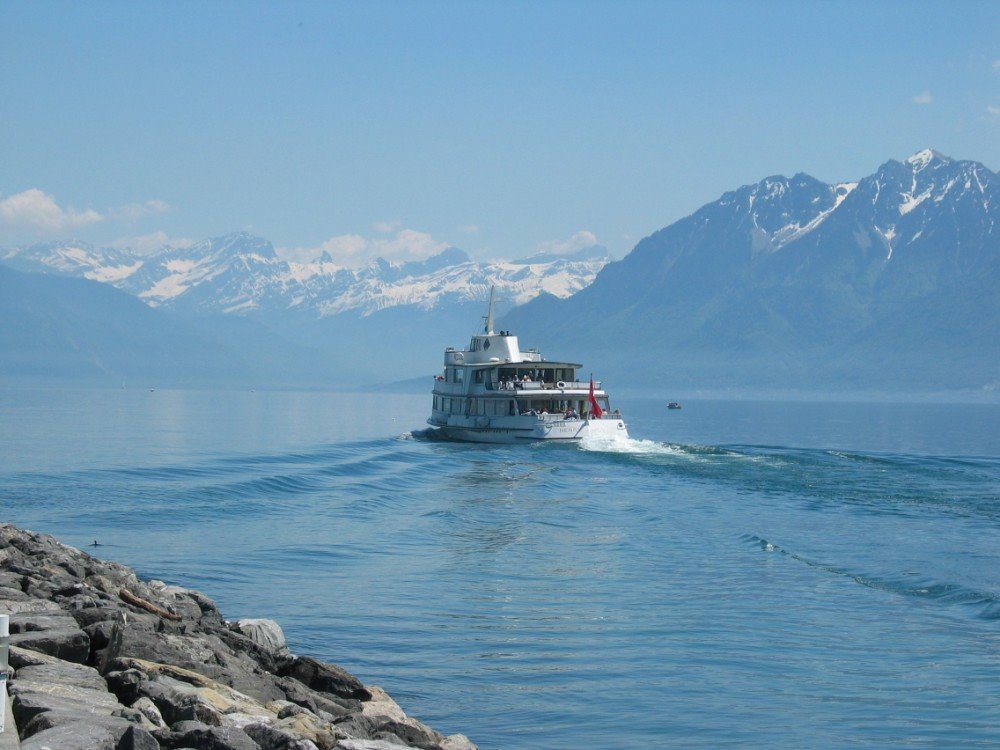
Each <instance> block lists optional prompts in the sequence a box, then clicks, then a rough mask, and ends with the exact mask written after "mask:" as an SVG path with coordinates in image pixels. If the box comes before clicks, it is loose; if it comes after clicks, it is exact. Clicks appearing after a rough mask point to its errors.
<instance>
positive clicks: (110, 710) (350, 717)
mask: <svg viewBox="0 0 1000 750" xmlns="http://www.w3.org/2000/svg"><path fill="white" fill-rule="evenodd" d="M0 614H9V615H10V632H11V636H10V641H11V648H10V663H11V667H12V668H13V670H14V673H13V676H12V678H11V679H10V680H9V682H8V690H9V693H10V698H11V702H12V706H13V715H14V719H15V721H16V724H17V727H16V731H17V735H18V737H19V738H20V746H21V748H23V749H24V750H44V749H45V748H49V749H50V750H159V749H160V748H163V749H164V750H399V748H401V747H411V748H422V750H476V746H475V745H474V744H473V743H471V742H470V741H469V740H468V739H467V738H466V737H465V736H464V735H460V734H456V735H451V736H449V737H445V736H444V735H442V734H440V733H439V732H436V731H434V730H433V729H431V728H430V727H427V726H425V725H424V724H422V723H420V722H419V721H417V720H416V719H413V718H410V717H408V716H406V714H405V713H403V711H402V709H400V707H399V706H398V705H397V704H396V703H395V702H394V701H393V700H392V699H391V698H390V697H389V696H388V695H387V694H386V693H385V691H383V690H382V689H380V688H378V687H374V686H370V685H364V684H362V683H361V681H360V680H358V679H357V678H356V677H354V676H353V675H351V674H348V673H347V672H346V671H344V670H343V669H341V668H340V667H337V666H335V665H332V664H325V663H323V662H321V661H318V660H316V659H313V658H310V657H308V656H296V655H294V654H292V653H290V652H289V650H288V648H287V646H286V644H285V638H284V635H283V634H282V632H281V628H280V626H279V625H278V624H277V623H276V622H274V621H273V620H240V621H237V622H228V621H226V620H225V619H223V617H222V615H221V613H220V612H219V610H218V608H217V607H216V606H215V604H214V602H212V601H211V600H210V599H209V598H207V597H206V596H205V595H204V594H201V593H199V592H197V591H191V590H189V589H184V588H180V587H178V586H168V585H167V584H165V583H163V582H161V581H141V580H139V578H138V577H137V576H136V574H135V572H134V571H132V570H131V569H129V568H127V567H125V566H123V565H120V564H118V563H114V562H105V561H102V560H98V559H95V558H93V557H91V556H90V555H88V554H86V553H85V552H82V551H80V550H78V549H74V548H73V547H68V546H66V545H63V544H61V543H60V542H58V541H57V540H56V539H54V538H53V537H51V536H47V535H43V534H36V533H33V532H30V531H24V530H21V529H18V528H16V527H14V526H11V525H7V524H0ZM13 731H14V728H13V727H10V726H8V727H7V729H6V731H5V733H4V734H3V735H0V738H3V737H4V736H9V735H8V733H12V732H13ZM8 746H10V745H4V747H8ZM13 746H14V747H16V745H13Z"/></svg>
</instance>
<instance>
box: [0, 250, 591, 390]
mask: <svg viewBox="0 0 1000 750" xmlns="http://www.w3.org/2000/svg"><path fill="white" fill-rule="evenodd" d="M609 260H610V258H609V256H608V254H607V251H606V249H604V248H602V247H600V246H592V247H589V248H584V249H582V250H578V251H576V252H574V253H571V254H566V255H553V254H536V255H534V256H532V257H529V258H525V259H524V260H516V261H504V262H494V263H482V262H475V261H472V260H471V259H470V258H469V256H468V255H467V254H466V253H465V252H463V251H462V250H459V249H457V248H448V249H446V250H444V251H443V252H441V253H439V254H437V255H435V256H434V257H432V258H429V259H427V260H424V261H419V262H410V263H389V262H387V261H385V260H382V259H377V260H375V261H373V262H371V263H369V264H368V265H367V266H365V267H363V268H360V269H350V268H344V267H341V266H338V265H336V264H335V263H334V262H333V259H332V258H331V257H330V256H329V255H323V256H322V257H320V258H318V259H317V260H315V261H314V262H311V263H290V262H286V261H284V260H282V259H280V258H279V257H278V255H277V254H276V252H275V250H274V247H273V246H272V245H271V243H270V242H268V241H267V240H265V239H262V238H260V237H255V236H253V235H250V234H247V233H245V232H237V233H233V234H230V235H226V236H224V237H217V238H213V239H208V240H204V241H202V242H198V243H196V244H194V245H191V246H190V247H185V248H172V247H164V248H163V249H162V250H160V251H159V252H157V253H154V254H152V255H139V254H135V253H130V252H127V251H122V250H118V249H115V248H107V247H96V246H94V245H90V244H88V243H85V242H79V241H64V242H49V243H42V244H36V245H31V246H27V247H21V248H7V249H3V250H0V263H3V264H6V265H7V266H8V267H9V268H10V269H13V270H16V271H20V272H21V274H17V275H12V274H7V275H6V276H4V277H0V284H3V285H4V286H10V287H12V288H14V287H18V286H21V285H25V284H29V283H30V284H31V285H32V286H33V288H35V290H36V293H39V294H40V293H41V292H40V290H41V289H42V288H46V289H48V288H51V290H52V294H53V295H55V296H56V297H58V295H59V294H60V293H61V292H59V291H56V290H57V289H60V290H63V289H68V288H72V290H73V293H72V295H70V297H71V298H72V299H73V300H74V305H75V306H76V308H77V309H81V310H82V309H84V308H86V303H85V302H84V300H85V298H86V297H87V294H88V289H90V292H91V293H92V294H93V295H94V300H93V304H94V306H95V307H97V308H101V307H102V306H103V305H104V304H106V300H107V299H108V297H107V294H106V293H107V292H108V291H114V290H104V292H102V293H98V292H97V290H96V289H93V288H92V287H88V286H87V284H82V285H79V284H78V285H76V286H71V287H67V286H66V285H65V284H63V285H61V286H60V285H58V284H56V283H52V284H48V285H47V284H46V282H45V278H44V277H51V276H58V277H73V278H75V279H77V280H79V281H90V282H98V283H99V284H100V285H105V286H110V287H115V288H116V289H117V290H120V293H121V294H122V296H123V297H128V298H129V300H128V301H126V300H120V301H119V302H118V305H119V309H118V310H117V312H116V320H115V321H114V324H113V326H110V327H101V326H98V327H97V329H96V330H95V331H94V332H93V335H92V336H88V335H87V334H86V333H85V332H84V331H82V330H76V331H75V332H74V333H73V334H72V335H70V334H69V333H68V332H64V336H63V339H64V340H70V339H71V340H73V341H75V342H79V345H78V346H77V350H78V351H80V352H89V359H88V357H87V356H83V355H81V356H83V360H86V361H88V362H90V363H91V364H88V365H84V364H81V363H78V362H77V360H78V359H79V357H69V358H65V357H64V358H62V359H60V360H59V361H60V362H63V365H64V366H63V368H62V370H60V372H63V371H64V376H65V377H67V378H70V379H72V378H73V377H76V376H80V377H99V376H100V374H101V373H107V374H108V376H109V377H117V374H121V375H123V376H124V375H126V374H128V373H132V374H133V375H134V374H135V373H136V372H146V371H147V370H150V369H152V371H153V372H155V371H156V368H155V367H152V366H149V367H147V366H146V365H148V362H147V363H146V364H143V365H142V367H140V366H139V365H140V364H142V363H139V362H136V363H130V361H129V355H128V351H130V350H132V351H138V349H136V348H135V347H134V346H132V345H131V344H130V345H129V346H128V347H126V343H127V342H129V341H131V338H130V337H121V338H119V339H118V340H120V341H121V342H122V344H123V347H124V350H123V351H121V352H113V351H112V348H109V344H110V342H109V341H107V338H106V336H107V332H108V331H109V330H112V329H114V330H117V329H118V328H119V327H121V326H124V327H125V328H128V326H129V324H128V320H129V319H130V318H134V319H135V326H134V328H135V329H136V330H137V331H147V332H148V335H149V336H150V338H151V339H155V340H157V341H159V342H160V344H161V345H162V347H163V348H162V350H160V349H157V352H158V353H164V354H166V353H169V352H170V351H172V348H171V347H172V345H171V346H167V339H165V338H163V337H162V333H163V329H162V327H166V328H169V327H170V325H171V323H170V321H174V322H175V324H176V326H177V327H179V328H178V330H180V329H184V330H186V331H187V332H188V336H187V341H188V344H189V346H188V347H187V348H189V349H192V351H193V350H196V349H197V348H198V347H197V346H196V345H195V344H196V342H201V343H202V344H203V345H207V342H209V341H211V340H213V339H218V340H219V341H225V342H226V345H225V346H224V347H221V349H219V348H217V347H212V346H209V349H210V350H211V351H210V353H209V354H208V355H206V356H205V357H194V359H193V361H194V362H195V363H197V364H198V366H195V367H192V368H191V369H190V370H189V373H188V374H189V375H190V378H191V379H192V380H194V381H196V382H215V381H218V380H223V381H226V380H230V381H231V380H240V379H250V380H252V381H253V382H263V381H264V380H265V379H266V377H268V376H274V378H275V381H274V382H276V383H278V384H283V385H292V384H309V385H324V384H330V383H338V384H345V383H347V384H349V383H354V382H358V381H363V382H368V383H371V382H385V381H389V380H394V379H400V378H406V377H409V376H412V375H413V374H415V373H420V372H424V373H427V372H432V371H434V370H436V369H438V367H439V364H440V363H439V360H440V359H441V350H442V349H443V347H444V345H445V344H444V342H445V341H448V342H451V343H455V342H457V341H463V340H464V339H465V338H467V337H468V334H469V333H470V331H471V329H472V328H473V327H475V325H476V321H478V320H479V319H480V317H481V316H482V315H483V312H484V310H483V307H484V302H485V300H486V299H487V298H488V296H489V291H490V288H491V287H494V286H495V287H496V289H497V297H498V299H499V300H501V303H500V306H499V307H498V309H499V310H500V311H502V310H505V309H508V308H510V307H511V306H512V305H514V304H517V303H523V302H527V301H529V300H531V299H533V298H534V297H536V296H538V295H539V294H543V293H544V294H548V295H554V296H556V297H565V296H569V295H571V294H573V293H574V292H576V291H578V290H580V289H582V288H583V287H585V286H586V285H587V284H589V283H590V282H591V281H592V280H593V279H594V277H595V276H596V274H597V272H598V271H599V270H600V269H601V268H602V267H603V266H604V265H605V264H606V263H608V262H609ZM41 275H44V277H43V278H41V279H39V278H30V279H29V276H41ZM2 289H3V287H0V291H2ZM10 299H11V300H14V299H20V297H19V296H18V295H15V294H11V297H10ZM129 301H131V302H132V303H140V304H141V303H145V304H144V307H145V308H146V309H145V310H141V309H139V308H137V307H136V306H135V304H129ZM149 308H153V309H154V310H155V312H156V313H158V314H157V315H152V316H151V315H150V314H149V313H150V312H153V310H150V309H149ZM56 309H61V308H60V307H58V306H56V307H52V308H50V311H49V312H50V313H54V311H55V310H56ZM22 312H23V311H22ZM7 314H9V315H13V314H14V311H13V310H8V311H7ZM76 318H77V322H80V321H81V320H86V319H87V316H83V317H82V318H81V317H79V316H76ZM21 320H22V325H23V326H27V327H26V328H25V329H24V330H26V331H27V330H29V329H30V326H29V323H30V322H31V321H35V322H36V323H40V321H38V320H36V319H34V318H31V317H30V316H28V317H23V316H22V319H21ZM154 321H155V323H154ZM66 324H67V325H68V324H69V321H66ZM53 325H59V322H58V316H57V315H54V314H50V315H49V316H48V321H47V323H46V326H47V330H51V329H52V326H53ZM153 331H157V332H158V333H157V335H156V337H154V336H152V332H153ZM195 332H197V334H196V333H195ZM29 338H30V336H29ZM36 340H37V339H36ZM42 340H44V339H42ZM90 340H93V341H94V342H95V346H96V349H95V350H94V351H90V350H89V345H88V342H89V341H90ZM170 340H171V341H172V340H173V339H170ZM97 342H101V343H100V344H98V343H97ZM174 343H176V342H174ZM151 348H156V345H155V343H153V342H151V345H150V347H147V348H146V353H147V354H148V350H149V349H151ZM219 351H228V352H230V353H233V354H237V353H240V352H242V354H240V355H239V356H233V357H227V358H223V359H224V360H225V361H224V362H223V361H218V360H219ZM317 352H322V356H321V357H318V356H317ZM144 356H145V355H144ZM28 359H30V358H28ZM83 360H81V362H82V361H83ZM24 361H25V356H24V355H23V353H21V354H18V356H15V357H12V358H10V359H9V360H8V361H7V363H6V366H5V364H4V363H3V362H0V374H2V373H3V372H4V369H5V368H6V369H7V370H10V369H17V370H18V371H21V370H20V369H18V368H15V367H14V363H23V362H24ZM180 361H186V360H185V358H184V357H181V358H180V360H179V362H180ZM213 361H217V366H215V367H206V366H204V364H203V363H206V362H213ZM179 362H178V366H177V367H173V368H169V373H170V375H169V377H170V379H171V380H177V379H178V378H180V380H183V379H184V378H183V377H181V376H182V374H183V372H184V367H183V366H181V365H180V363H179ZM74 363H76V364H74ZM225 363H228V366H226V364H225ZM19 367H20V366H19ZM42 370H43V371H44V370H45V368H42ZM49 371H51V372H53V374H54V372H55V371H53V370H51V368H50V370H49ZM165 377H166V375H165Z"/></svg>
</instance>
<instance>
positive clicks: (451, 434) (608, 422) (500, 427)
mask: <svg viewBox="0 0 1000 750" xmlns="http://www.w3.org/2000/svg"><path fill="white" fill-rule="evenodd" d="M480 421H481V424H476V423H474V422H473V423H465V424H455V423H450V424H435V423H434V422H433V421H431V420H428V423H429V424H430V425H431V426H432V427H435V428H436V429H437V432H438V434H439V435H440V436H441V437H443V438H446V439H448V440H460V441H463V442H467V443H503V444H511V443H528V442H538V441H556V442H579V441H581V440H587V439H606V440H607V439H616V440H617V439H621V440H624V439H626V438H628V428H627V427H626V426H625V422H624V421H623V420H621V419H592V420H587V419H567V420H562V419H552V420H542V419H538V420H535V419H532V420H530V421H527V422H525V423H522V424H511V423H510V422H507V421H506V420H504V422H506V423H504V422H501V421H500V420H497V422H498V423H496V424H491V423H489V422H490V420H480Z"/></svg>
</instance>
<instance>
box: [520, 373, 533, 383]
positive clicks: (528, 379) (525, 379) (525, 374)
mask: <svg viewBox="0 0 1000 750" xmlns="http://www.w3.org/2000/svg"><path fill="white" fill-rule="evenodd" d="M521 382H523V383H530V382H531V378H530V377H528V373H524V377H523V378H521Z"/></svg>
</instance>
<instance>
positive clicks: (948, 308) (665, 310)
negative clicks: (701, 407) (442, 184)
mask: <svg viewBox="0 0 1000 750" xmlns="http://www.w3.org/2000/svg"><path fill="white" fill-rule="evenodd" d="M998 193H1000V180H998V178H997V175H996V173H994V172H992V171H991V170H989V169H988V168H986V167H985V166H983V165H982V164H979V163H977V162H973V161H959V160H954V159H949V158H947V157H945V156H942V155H941V154H939V153H937V152H934V151H930V150H927V151H921V152H920V153H918V154H915V155H913V156H912V157H910V158H909V159H907V160H905V161H902V162H900V161H889V162H887V163H885V164H883V165H882V166H881V167H879V169H878V170H877V171H876V172H875V174H873V175H870V176H868V177H865V178H863V179H860V180H858V181H857V182H856V183H845V184H836V185H828V184H826V183H823V182H821V181H819V180H816V179H814V178H812V177H809V176H808V175H804V174H798V175H795V176H794V177H791V178H787V177H783V176H774V177H768V178H766V179H764V180H761V181H760V182H759V183H757V184H755V185H747V186H744V187H741V188H739V189H738V190H734V191H731V192H728V193H725V194H724V195H723V196H722V197H721V198H720V199H719V200H717V201H715V202H713V203H710V204H708V205H706V206H704V207H702V208H701V209H699V210H698V211H696V212H695V213H694V214H692V215H691V216H689V217H687V218H684V219H681V220H680V221H678V222H676V223H674V224H672V225H670V226H668V227H666V228H665V229H662V230H660V231H658V232H656V233H655V234H653V235H651V236H649V237H647V238H645V239H644V240H642V241H641V242H640V243H639V244H638V245H637V246H636V247H635V249H634V250H633V251H632V252H631V253H630V254H629V255H628V256H627V257H626V258H625V259H623V260H622V261H619V262H616V263H611V264H609V265H607V266H606V267H605V268H604V269H603V270H602V271H601V273H600V274H598V276H597V278H596V279H595V281H594V283H593V284H591V285H590V286H588V287H587V288H586V289H583V290H582V291H581V292H580V293H578V294H576V295H574V296H573V297H571V298H569V299H566V300H552V299H549V298H541V299H538V300H534V301H533V302H531V303H529V304H528V305H525V306H524V307H521V308H518V309H517V310H515V311H514V312H512V313H511V314H510V315H509V316H508V317H507V318H505V319H504V320H503V325H505V326H508V327H511V328H514V329H515V330H518V331H519V332H521V333H522V335H524V334H525V333H530V334H531V335H532V336H534V337H535V338H533V339H532V340H537V341H540V342H541V344H542V345H543V346H546V347H551V346H553V345H561V346H566V347H578V348H579V347H583V348H584V351H590V352H593V353H594V356H595V357H597V358H599V359H605V358H611V361H612V362H619V361H621V360H620V357H617V356H616V355H615V353H616V352H621V351H623V350H627V351H630V352H632V353H633V355H634V356H633V358H632V360H631V362H630V367H632V368H635V367H640V368H641V369H644V370H646V371H649V372H654V373H655V374H656V377H657V378H658V379H678V380H680V381H682V382H684V383H686V384H687V385H688V386H696V385H698V384H706V383H712V384H716V385H718V384H737V383H748V382H750V383H753V382H755V383H758V384H766V383H776V382H781V383H786V384H787V383H788V382H789V381H796V380H799V381H806V380H809V379H815V378H822V379H824V380H823V382H830V381H841V382H843V383H845V384H848V383H850V384H852V385H855V386H856V385H865V384H869V383H874V382H876V381H879V382H880V383H881V386H883V387H885V386H887V385H889V384H896V385H902V384H905V383H912V382H913V381H915V380H920V379H921V378H922V379H923V380H924V381H926V382H930V381H931V380H933V381H934V382H938V383H946V382H949V383H954V382H956V381H962V382H964V383H965V384H966V385H969V386H970V387H971V386H975V385H976V384H977V383H978V384H980V385H982V384H986V383H989V382H992V381H994V380H996V381H997V382H998V383H1000V194H998ZM539 320H544V321H546V324H545V326H538V325H536V324H535V321H539ZM566 321H572V324H569V323H568V322H566ZM814 382H815V381H814Z"/></svg>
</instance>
